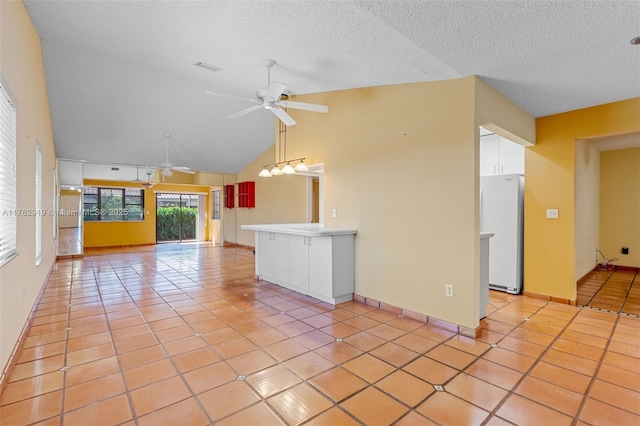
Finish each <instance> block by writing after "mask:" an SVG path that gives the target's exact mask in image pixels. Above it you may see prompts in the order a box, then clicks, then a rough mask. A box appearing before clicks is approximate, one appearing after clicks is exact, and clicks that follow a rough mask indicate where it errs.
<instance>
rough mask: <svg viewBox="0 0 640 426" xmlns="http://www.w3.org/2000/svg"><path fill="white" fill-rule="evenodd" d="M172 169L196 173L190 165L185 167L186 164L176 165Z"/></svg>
mask: <svg viewBox="0 0 640 426" xmlns="http://www.w3.org/2000/svg"><path fill="white" fill-rule="evenodd" d="M171 170H175V171H177V172H181V173H188V174H190V175H193V174H195V173H196V172H195V170H191V169H190V168H189V167H185V166H176V167H172V168H171Z"/></svg>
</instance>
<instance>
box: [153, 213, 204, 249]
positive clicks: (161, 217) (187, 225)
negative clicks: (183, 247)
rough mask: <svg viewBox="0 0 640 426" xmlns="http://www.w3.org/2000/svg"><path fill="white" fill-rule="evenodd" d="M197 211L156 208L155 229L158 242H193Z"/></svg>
mask: <svg viewBox="0 0 640 426" xmlns="http://www.w3.org/2000/svg"><path fill="white" fill-rule="evenodd" d="M197 223H198V209H196V208H191V207H158V208H157V213H156V229H157V240H158V241H180V240H195V239H196V225H197Z"/></svg>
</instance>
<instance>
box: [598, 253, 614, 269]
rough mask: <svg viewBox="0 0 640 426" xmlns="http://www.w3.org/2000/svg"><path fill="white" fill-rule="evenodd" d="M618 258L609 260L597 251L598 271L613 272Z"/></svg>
mask: <svg viewBox="0 0 640 426" xmlns="http://www.w3.org/2000/svg"><path fill="white" fill-rule="evenodd" d="M618 260H620V259H618V258H617V257H612V258H608V257H606V256H605V255H604V254H603V253H602V252H601V251H600V250H596V269H597V270H598V271H613V270H614V269H615V268H616V265H612V262H617V261H618Z"/></svg>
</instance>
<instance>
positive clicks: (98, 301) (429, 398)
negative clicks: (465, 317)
mask: <svg viewBox="0 0 640 426" xmlns="http://www.w3.org/2000/svg"><path fill="white" fill-rule="evenodd" d="M253 262H254V257H253V253H252V252H251V251H248V250H242V249H234V248H221V247H210V246H199V245H182V246H181V245H163V246H157V247H156V246H150V247H146V248H144V250H143V251H139V252H132V251H131V250H130V249H127V250H126V251H125V250H122V251H121V252H120V253H117V252H113V251H108V250H100V251H98V250H96V251H93V252H92V253H90V254H89V255H86V256H85V257H84V258H81V259H73V260H61V261H59V262H58V263H57V264H56V268H55V270H54V271H53V273H52V275H51V277H50V279H49V282H48V284H47V287H46V289H45V291H44V295H43V297H42V300H41V301H40V303H39V305H38V307H37V311H36V313H35V320H34V323H33V326H32V328H31V330H30V333H29V335H28V337H27V339H26V343H25V346H24V348H23V350H22V352H21V353H20V354H19V356H18V364H17V365H16V367H15V369H14V370H13V372H12V374H11V376H10V378H9V384H8V385H7V387H6V388H5V390H4V393H3V394H2V396H1V398H0V424H2V425H3V426H9V425H28V424H47V425H55V424H64V425H85V424H99V425H109V424H113V425H117V424H125V425H134V424H135V425H154V426H155V425H207V424H214V423H215V424H216V425H243V426H244V425H298V424H306V425H331V426H335V425H391V424H394V425H435V424H448V425H473V424H488V425H498V424H518V425H520V424H522V425H524V424H536V425H565V424H566V425H571V424H580V425H583V424H584V425H587V424H589V425H597V424H617V425H637V424H640V403H639V402H640V372H639V371H638V365H639V364H638V362H639V358H640V339H639V337H640V319H638V318H632V317H628V316H624V315H617V314H613V313H607V312H601V311H597V310H593V309H583V308H578V307H572V306H567V305H560V304H555V303H548V302H544V301H541V300H537V299H530V298H527V297H519V296H512V295H508V294H505V293H492V294H491V304H490V307H489V316H488V317H487V318H486V319H485V320H483V321H482V327H483V332H482V336H481V337H480V338H479V339H478V340H471V339H468V338H465V337H462V336H460V335H456V334H453V333H450V332H448V331H445V330H442V329H439V328H436V327H431V326H429V325H425V324H421V323H418V322H416V321H413V320H410V319H407V318H399V317H396V316H394V315H392V314H389V313H388V312H384V311H380V310H376V309H373V308H372V307H369V306H366V305H362V304H358V303H352V302H349V303H345V304H342V305H339V306H336V307H333V306H331V305H327V304H325V303H321V302H318V301H317V300H315V299H312V298H309V297H306V296H303V295H300V294H297V293H295V292H291V291H289V290H285V289H283V288H281V287H278V286H276V285H272V284H269V283H266V282H256V281H255V280H254V279H253V271H254V268H253ZM435 385H438V389H436V386H435Z"/></svg>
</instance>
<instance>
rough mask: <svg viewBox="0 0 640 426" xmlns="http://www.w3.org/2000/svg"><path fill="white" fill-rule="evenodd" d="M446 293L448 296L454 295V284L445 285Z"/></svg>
mask: <svg viewBox="0 0 640 426" xmlns="http://www.w3.org/2000/svg"><path fill="white" fill-rule="evenodd" d="M444 294H445V296H447V297H453V284H445V285H444Z"/></svg>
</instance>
